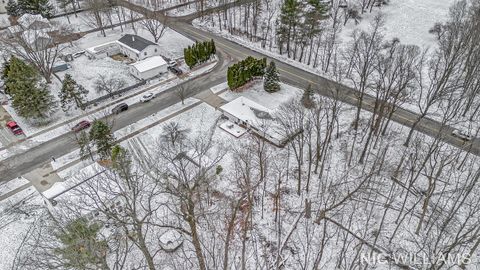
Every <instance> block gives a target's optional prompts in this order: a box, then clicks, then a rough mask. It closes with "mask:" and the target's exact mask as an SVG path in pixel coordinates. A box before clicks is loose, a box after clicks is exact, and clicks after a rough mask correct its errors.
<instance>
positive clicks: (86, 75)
mask: <svg viewBox="0 0 480 270" xmlns="http://www.w3.org/2000/svg"><path fill="white" fill-rule="evenodd" d="M69 64H70V65H71V68H70V69H68V70H66V71H63V72H59V73H57V75H58V76H59V77H60V78H61V79H62V80H63V78H64V77H65V74H70V75H72V77H73V79H74V80H75V81H77V82H78V83H79V84H81V85H82V86H83V87H85V88H86V89H87V90H88V91H89V93H88V96H87V100H93V99H95V98H97V97H99V96H103V95H106V94H107V93H105V92H102V93H97V91H96V90H95V81H96V80H97V79H98V77H99V75H103V76H106V78H107V79H109V78H117V79H119V80H123V81H125V83H126V86H130V85H133V84H135V83H137V82H139V81H138V80H137V79H136V78H135V77H133V76H132V75H131V74H130V72H129V67H128V65H127V64H126V63H122V62H120V61H116V60H113V59H112V58H110V57H106V58H104V59H92V60H90V59H88V57H87V56H85V55H82V56H80V57H79V58H75V60H74V61H72V62H70V63H69ZM85 67H88V68H85ZM55 81H56V82H58V80H55ZM60 88H61V85H59V87H58V86H57V87H55V88H53V87H52V88H51V89H52V94H53V95H54V96H58V92H57V93H54V90H60Z"/></svg>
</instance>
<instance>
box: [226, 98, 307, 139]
mask: <svg viewBox="0 0 480 270" xmlns="http://www.w3.org/2000/svg"><path fill="white" fill-rule="evenodd" d="M220 110H221V111H223V112H224V113H226V114H228V115H231V116H233V117H234V118H236V119H238V120H240V121H241V123H240V124H241V125H245V126H247V127H248V128H251V129H252V130H253V131H254V132H255V133H256V134H258V135H260V136H262V137H263V138H265V139H266V140H268V141H270V142H271V143H273V144H275V145H277V146H282V145H283V144H284V143H285V142H286V141H287V140H288V139H289V138H290V137H291V136H295V135H296V134H298V132H300V131H295V132H294V133H293V134H285V132H283V131H282V128H281V125H280V123H279V121H278V120H277V119H276V118H275V117H274V116H273V115H274V113H275V112H274V111H273V110H271V109H269V108H267V107H265V106H263V105H261V104H258V103H257V102H255V101H253V100H250V99H248V98H246V97H243V96H242V97H238V98H236V99H234V100H232V101H230V102H229V103H227V104H225V105H223V106H221V107H220ZM242 122H243V123H242Z"/></svg>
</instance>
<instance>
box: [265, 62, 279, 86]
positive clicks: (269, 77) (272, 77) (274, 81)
mask: <svg viewBox="0 0 480 270" xmlns="http://www.w3.org/2000/svg"><path fill="white" fill-rule="evenodd" d="M278 82H279V78H278V72H277V68H276V66H275V62H273V61H272V62H270V65H268V67H267V70H266V71H265V76H264V77H263V89H265V91H267V92H269V93H273V92H277V91H278V90H280V84H279V83H278Z"/></svg>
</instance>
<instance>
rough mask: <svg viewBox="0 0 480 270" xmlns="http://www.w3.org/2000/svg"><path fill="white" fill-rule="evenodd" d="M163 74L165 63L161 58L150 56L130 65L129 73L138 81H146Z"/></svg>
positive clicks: (165, 70)
mask: <svg viewBox="0 0 480 270" xmlns="http://www.w3.org/2000/svg"><path fill="white" fill-rule="evenodd" d="M165 72H167V62H165V60H164V59H163V57H161V56H152V57H149V58H147V59H145V60H141V61H138V62H135V63H133V64H130V73H131V74H132V75H133V76H134V77H136V78H138V79H140V80H148V79H150V78H153V77H155V76H157V75H160V74H162V73H165Z"/></svg>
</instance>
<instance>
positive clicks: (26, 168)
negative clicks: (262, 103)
mask: <svg viewBox="0 0 480 270" xmlns="http://www.w3.org/2000/svg"><path fill="white" fill-rule="evenodd" d="M135 11H137V12H142V11H143V12H145V10H144V9H143V8H136V9H135ZM193 18H194V16H188V17H185V18H173V17H172V18H169V20H168V22H169V26H170V27H171V28H172V29H174V30H176V31H177V32H179V33H181V34H183V35H185V36H187V37H189V38H191V39H193V40H198V41H202V40H210V39H213V40H215V44H216V47H217V52H218V54H219V64H218V65H217V67H216V68H215V69H214V70H213V71H212V72H210V73H208V74H206V75H203V76H201V77H198V78H196V79H193V80H190V81H187V82H185V83H184V84H185V85H186V87H187V89H189V90H190V91H189V93H188V96H189V97H191V96H194V95H196V94H198V93H199V92H202V91H204V90H207V89H209V88H210V87H213V86H215V85H218V84H220V83H222V82H224V81H225V77H226V70H227V67H228V66H229V65H230V64H231V63H232V62H233V61H234V60H239V59H243V58H245V57H247V56H253V57H265V55H262V54H260V53H258V52H256V51H253V50H251V49H249V48H246V47H243V46H242V45H239V44H236V43H234V42H231V41H229V40H226V39H224V38H222V37H219V36H216V35H214V34H212V33H209V32H206V31H203V30H200V29H197V28H195V27H193V26H192V25H191V24H190V20H192V19H193ZM267 58H269V57H267ZM269 60H273V59H270V58H269ZM275 62H276V64H277V69H278V71H279V73H280V77H281V80H282V81H283V82H285V83H288V84H291V85H294V86H297V87H299V88H302V89H304V88H306V87H307V86H308V85H309V84H311V85H312V86H313V88H314V89H315V90H317V91H318V92H319V93H321V94H322V95H324V96H331V90H332V89H337V90H338V92H339V99H340V100H341V101H342V102H345V103H348V104H352V105H355V104H356V103H357V102H358V98H357V94H356V92H355V91H354V90H353V89H351V88H348V87H346V86H343V85H340V84H337V83H334V82H332V81H330V80H328V79H326V78H323V77H321V76H319V75H316V74H313V73H310V72H308V71H305V70H303V69H300V68H297V67H294V66H291V65H289V64H286V63H283V62H280V61H276V60H275ZM174 89H175V87H173V88H171V89H169V90H168V91H165V92H164V93H162V94H161V95H159V96H158V97H157V98H156V99H154V100H152V101H151V102H148V103H138V104H136V105H134V106H131V107H130V109H129V110H128V111H126V112H123V113H121V114H119V115H118V116H116V117H113V119H114V127H113V129H114V130H118V129H120V128H122V127H125V126H127V125H129V124H131V123H134V122H136V121H138V120H140V119H143V118H145V117H147V116H149V115H151V114H153V113H155V112H157V111H160V110H162V109H165V108H167V107H169V106H171V105H173V104H175V103H177V102H180V98H179V97H178V96H177V95H176V94H175V93H174ZM374 102H375V99H374V98H373V97H371V96H366V97H365V98H364V103H363V108H364V109H366V110H369V111H373V107H374ZM417 117H418V116H417V114H415V113H413V112H411V111H408V110H404V109H397V111H396V112H395V113H394V115H393V119H392V120H394V121H396V122H398V123H400V124H402V125H405V126H408V127H410V126H412V124H413V123H414V122H415V121H416V119H417ZM109 118H110V117H109ZM109 120H111V119H109ZM417 130H418V131H420V132H423V133H425V134H427V135H429V136H438V134H441V137H442V140H444V141H445V142H447V143H449V144H451V145H454V146H456V147H459V148H462V149H465V150H466V151H470V152H471V153H473V154H475V155H477V156H480V140H479V139H475V140H474V141H473V142H472V143H464V142H463V141H462V140H461V139H459V138H457V137H454V136H452V135H451V134H452V128H450V127H442V125H441V124H440V123H438V122H436V121H433V120H430V119H423V120H422V121H420V122H419V123H418V125H417ZM76 148H78V146H77V144H76V142H75V138H74V135H73V134H72V133H68V134H66V135H63V136H60V137H58V138H55V139H53V140H51V141H48V142H46V143H43V144H41V145H39V146H37V147H35V148H33V149H30V150H29V151H28V152H26V153H23V154H19V155H17V156H14V157H12V158H9V159H6V160H4V161H2V162H1V164H0V175H2V177H1V181H8V180H10V179H13V178H15V177H18V176H21V175H24V174H26V173H28V172H30V171H32V170H34V169H36V168H38V167H40V166H42V165H43V164H45V163H47V162H50V159H51V157H52V156H53V157H59V156H62V155H65V154H67V153H69V152H71V151H73V150H74V149H76Z"/></svg>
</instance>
